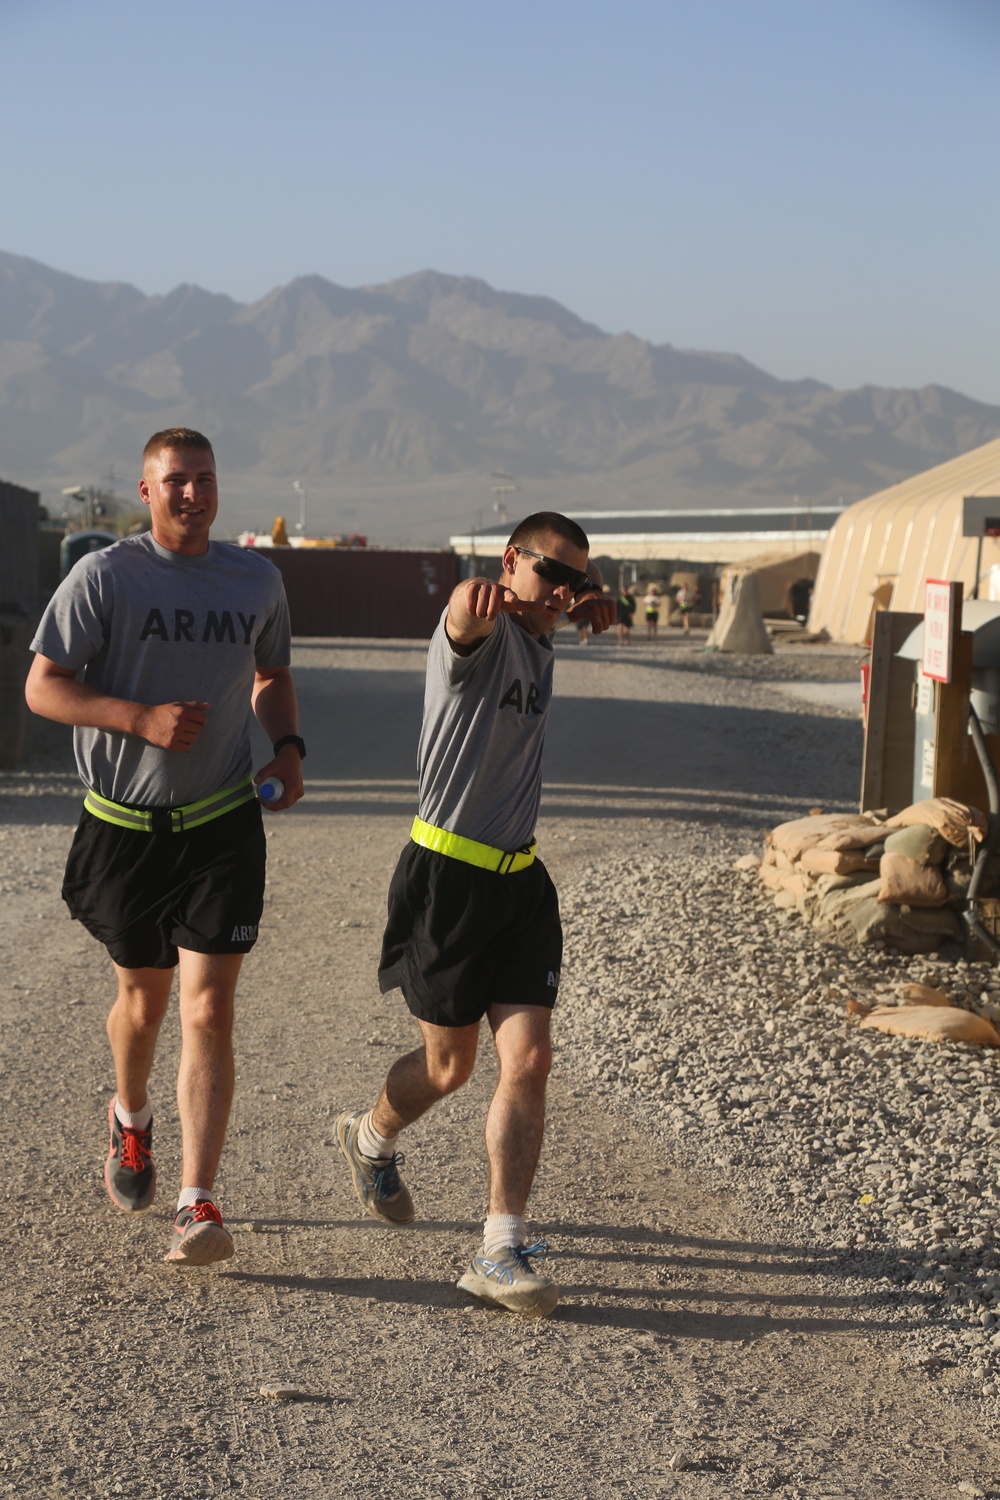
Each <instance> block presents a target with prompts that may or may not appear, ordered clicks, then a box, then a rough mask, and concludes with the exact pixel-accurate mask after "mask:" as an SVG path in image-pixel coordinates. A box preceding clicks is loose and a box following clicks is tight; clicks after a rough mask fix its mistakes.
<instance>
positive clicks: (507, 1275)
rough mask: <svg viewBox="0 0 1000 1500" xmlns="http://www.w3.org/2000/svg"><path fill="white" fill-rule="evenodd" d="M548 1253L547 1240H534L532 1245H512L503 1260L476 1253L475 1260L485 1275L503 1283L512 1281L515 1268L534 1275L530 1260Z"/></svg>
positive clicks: (541, 1257) (543, 1257)
mask: <svg viewBox="0 0 1000 1500" xmlns="http://www.w3.org/2000/svg"><path fill="white" fill-rule="evenodd" d="M548 1253H549V1242H548V1240H536V1241H535V1243H534V1244H533V1245H514V1246H512V1248H511V1253H510V1255H509V1256H508V1257H507V1258H506V1259H505V1260H488V1259H487V1258H486V1256H485V1255H477V1256H476V1261H477V1263H478V1264H479V1265H480V1266H482V1268H483V1274H484V1275H485V1276H487V1277H489V1276H495V1277H496V1279H497V1281H499V1282H500V1284H501V1285H504V1284H506V1283H512V1282H513V1280H514V1272H515V1271H516V1270H522V1271H526V1272H527V1273H528V1275H529V1276H534V1275H536V1274H537V1273H536V1271H535V1268H534V1266H533V1265H532V1264H531V1262H532V1260H544V1259H545V1257H546V1256H547V1255H548Z"/></svg>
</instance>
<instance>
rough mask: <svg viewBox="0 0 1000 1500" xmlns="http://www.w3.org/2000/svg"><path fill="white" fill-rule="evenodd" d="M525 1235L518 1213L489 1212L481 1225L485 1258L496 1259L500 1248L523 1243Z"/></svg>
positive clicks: (507, 1248) (523, 1224) (523, 1225)
mask: <svg viewBox="0 0 1000 1500" xmlns="http://www.w3.org/2000/svg"><path fill="white" fill-rule="evenodd" d="M526 1237H527V1234H526V1229H525V1223H524V1220H523V1219H522V1217H521V1215H520V1214H490V1215H489V1216H488V1217H487V1220H486V1223H485V1224H484V1225H483V1254H484V1255H485V1256H486V1259H487V1260H497V1259H498V1258H499V1256H500V1252H501V1251H502V1250H509V1249H510V1247H511V1246H512V1245H515V1246H516V1245H523V1244H524V1242H525V1239H526Z"/></svg>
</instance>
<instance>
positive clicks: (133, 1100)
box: [104, 964, 174, 1213]
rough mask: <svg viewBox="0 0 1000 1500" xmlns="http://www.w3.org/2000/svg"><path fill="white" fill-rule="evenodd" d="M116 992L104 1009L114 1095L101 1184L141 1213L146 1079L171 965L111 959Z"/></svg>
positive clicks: (146, 1185) (147, 1196)
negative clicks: (138, 965) (131, 965)
mask: <svg viewBox="0 0 1000 1500" xmlns="http://www.w3.org/2000/svg"><path fill="white" fill-rule="evenodd" d="M115 973H116V974H117V976H118V994H117V997H116V999H115V1003H114V1005H113V1006H112V1007H111V1010H110V1012H109V1014H108V1041H109V1042H110V1043H111V1055H112V1057H113V1059H114V1064H115V1097H114V1099H113V1100H112V1101H111V1108H110V1109H109V1110H108V1129H109V1134H110V1143H109V1146H108V1155H107V1160H106V1161H105V1163H104V1183H105V1186H106V1187H107V1190H108V1196H109V1197H110V1199H111V1201H112V1203H114V1204H116V1205H117V1207H118V1208H120V1209H123V1210H124V1211H125V1212H126V1213H142V1212H143V1210H144V1209H147V1208H149V1207H150V1206H151V1204H152V1203H153V1200H154V1198H155V1197H156V1167H155V1166H154V1164H153V1157H152V1120H151V1118H150V1116H151V1110H150V1108H149V1098H148V1092H147V1090H148V1084H149V1074H150V1070H151V1069H152V1066H153V1054H154V1052H155V1050H156V1038H157V1036H158V1035H159V1031H160V1026H161V1024H162V1021H163V1017H164V1015H165V1014H166V1009H167V1001H168V1000H169V998H170V986H171V983H172V982H173V977H174V971H173V969H125V968H122V967H121V965H120V964H115Z"/></svg>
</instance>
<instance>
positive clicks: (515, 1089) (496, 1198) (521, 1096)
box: [486, 1005, 552, 1216]
mask: <svg viewBox="0 0 1000 1500" xmlns="http://www.w3.org/2000/svg"><path fill="white" fill-rule="evenodd" d="M488 1019H489V1023H490V1026H491V1027H492V1029H493V1040H494V1042H495V1043H496V1049H497V1056H498V1058H499V1060H500V1078H499V1081H498V1083H497V1087H496V1092H495V1093H494V1095H493V1102H492V1103H491V1105H490V1110H489V1114H488V1115H487V1117H486V1154H487V1158H488V1160H489V1168H490V1199H489V1203H490V1213H491V1214H518V1215H522V1216H523V1214H524V1211H525V1209H526V1208H527V1205H528V1196H529V1194H530V1192H531V1184H532V1183H533V1182H534V1179H535V1168H536V1167H537V1166H538V1156H539V1153H540V1151H541V1149H542V1135H543V1133H544V1130H545V1085H546V1083H547V1082H548V1077H549V1072H550V1071H551V1068H552V1043H551V1040H550V1027H551V1020H552V1012H551V1011H550V1010H547V1009H546V1008H545V1007H544V1006H540V1005H493V1006H491V1007H490V1010H489V1015H488Z"/></svg>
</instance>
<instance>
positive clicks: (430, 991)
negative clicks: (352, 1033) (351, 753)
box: [337, 512, 615, 1317]
mask: <svg viewBox="0 0 1000 1500" xmlns="http://www.w3.org/2000/svg"><path fill="white" fill-rule="evenodd" d="M588 547H589V543H588V541H587V537H586V534H585V533H584V532H583V531H582V530H581V529H580V527H579V526H577V525H576V523H575V522H573V521H570V520H567V519H566V517H565V516H560V515H556V514H555V513H553V512H541V513H539V514H537V515H533V516H529V517H528V518H527V520H525V521H522V522H521V524H520V525H519V526H518V527H517V529H516V530H515V531H514V534H513V535H512V537H511V539H510V541H509V542H508V543H507V546H506V548H505V549H504V554H503V561H502V565H501V573H500V581H499V583H492V582H490V581H489V580H488V579H486V578H473V579H471V580H469V581H468V582H466V583H461V584H459V586H458V587H457V588H456V589H455V590H454V592H453V593H452V595H451V599H450V601H449V603H448V607H447V609H446V610H445V612H444V614H443V615H442V617H441V621H440V623H439V625H438V627H437V629H436V631H435V633H434V635H433V637H432V639H431V644H430V650H429V652H428V659H427V684H426V692H425V698H424V722H423V728H422V730H421V735H420V744H419V750H418V760H419V771H420V796H419V804H418V807H419V811H418V816H417V818H416V819H415V820H414V823H413V828H412V830H411V834H410V842H409V844H408V845H407V846H406V848H405V849H404V850H403V852H402V854H401V855H400V858H399V863H398V864H397V866H396V871H395V874H394V875H393V878H392V882H391V885H390V888H389V914H388V921H387V925H386V929H385V935H384V937H383V941H382V958H381V963H380V967H379V986H380V988H381V990H382V993H383V994H385V993H387V992H388V991H389V990H392V989H396V988H399V989H401V990H402V992H403V997H404V999H405V1001H406V1004H407V1006H408V1007H409V1009H410V1011H411V1013H412V1014H413V1016H414V1017H415V1019H416V1022H417V1025H418V1026H419V1028H420V1032H421V1042H420V1045H419V1047H417V1049H416V1050H415V1051H413V1052H409V1053H407V1054H406V1055H405V1056H403V1057H400V1058H399V1059H398V1060H397V1061H396V1062H395V1063H394V1064H393V1066H392V1068H391V1069H390V1070H389V1076H388V1078H387V1079H386V1082H385V1087H384V1088H383V1090H382V1092H381V1094H380V1095H379V1098H378V1101H377V1103H376V1105H375V1107H374V1109H371V1110H368V1111H367V1112H361V1113H357V1114H344V1115H341V1117H340V1119H339V1120H338V1122H337V1133H338V1138H339V1141H340V1145H341V1149H342V1150H343V1153H344V1155H345V1157H346V1158H347V1161H348V1163H349V1165H350V1168H351V1174H352V1179H353V1185H354V1190H355V1192H356V1194H357V1197H358V1199H359V1201H360V1203H361V1206H362V1207H363V1208H364V1210H365V1212H366V1213H368V1214H371V1215H372V1216H373V1217H374V1218H377V1219H382V1220H384V1221H385V1222H386V1223H389V1224H397V1225H398V1224H407V1223H409V1222H410V1220H411V1219H412V1218H413V1214H414V1209H413V1202H412V1199H411V1197H410V1194H409V1191H408V1190H407V1188H406V1187H405V1186H404V1184H403V1183H402V1182H401V1180H400V1177H399V1168H400V1166H401V1165H402V1163H403V1156H402V1154H401V1153H399V1152H397V1150H396V1142H397V1138H398V1136H399V1134H400V1132H401V1131H402V1130H403V1129H404V1128H405V1127H406V1126H407V1125H411V1124H412V1123H413V1121H414V1120H417V1119H419V1117H420V1116H421V1115H422V1114H424V1113H425V1111H426V1110H428V1109H430V1107H431V1106H432V1105H433V1104H436V1103H437V1102H438V1101H439V1100H440V1099H443V1098H444V1097H445V1096H446V1095H447V1094H450V1093H453V1092H454V1091H455V1090H456V1089H458V1088H461V1086H462V1084H464V1083H465V1082H466V1081H467V1080H468V1078H469V1076H470V1075H471V1073H472V1069H473V1065H474V1063H475V1060H476V1049H477V1046H478V1043H479V1031H480V1022H481V1021H482V1019H483V1017H484V1016H485V1018H486V1020H487V1022H488V1024H489V1027H490V1031H491V1032H492V1035H493V1042H494V1045H495V1047H496V1051H497V1057H498V1059H499V1064H500V1077H499V1082H498V1084H497V1088H496V1092H495V1094H494V1096H493V1101H492V1103H491V1105H490V1109H489V1113H488V1115H487V1119H486V1149H487V1156H488V1159H489V1212H488V1217H487V1219H486V1223H485V1226H484V1233H483V1244H482V1249H481V1253H480V1254H478V1255H476V1256H474V1257H473V1260H472V1263H471V1265H470V1266H469V1269H468V1270H467V1271H466V1272H465V1274H464V1275H463V1276H462V1278H461V1279H460V1281H459V1283H458V1284H459V1286H460V1287H462V1288H463V1289H464V1290H465V1291H467V1292H470V1293H471V1294H472V1295H473V1296H474V1297H478V1298H481V1299H482V1300H483V1301H486V1302H493V1303H498V1304H499V1305H501V1306H503V1307H506V1308H508V1309H509V1310H510V1311H512V1312H517V1313H521V1314H523V1315H525V1316H528V1317H544V1316H545V1314H547V1313H549V1312H551V1311H552V1309H553V1307H555V1305H556V1301H557V1300H558V1295H559V1293H558V1288H557V1287H556V1286H555V1284H554V1283H553V1282H552V1281H551V1280H550V1279H549V1278H548V1277H546V1276H544V1275H542V1274H541V1272H540V1271H539V1270H538V1269H537V1268H536V1267H535V1265H534V1264H533V1261H535V1260H537V1259H538V1258H540V1257H541V1256H542V1255H543V1254H544V1253H545V1250H546V1248H547V1247H546V1246H545V1245H544V1244H543V1243H542V1242H539V1243H537V1244H533V1245H529V1244H528V1236H527V1230H526V1225H525V1218H524V1215H525V1212H526V1209H527V1203H528V1195H529V1193H530V1191H531V1185H532V1182H533V1180H534V1175H535V1168H536V1165H537V1162H538V1155H539V1152H540V1150H541V1144H542V1133H543V1128H544V1119H545V1086H546V1081H547V1079H548V1074H549V1069H550V1066H551V1060H552V1053H551V1047H550V1041H549V1025H550V1019H551V1013H552V1007H553V1005H554V1004H555V999H556V991H557V989H558V985H559V967H560V963H561V959H562V929H561V927H560V923H559V906H558V901H557V898H556V893H555V888H554V886H553V884H552V881H551V879H550V878H549V875H548V872H547V871H546V869H545V867H544V866H543V864H542V862H541V860H539V859H537V858H536V856H535V839H534V832H535V823H536V820H537V817H538V805H539V800H540V797H541V769H542V748H543V743H544V739H545V724H546V719H547V716H548V712H549V703H550V700H551V696H552V665H553V651H552V632H553V630H554V628H555V625H556V622H557V621H558V619H559V617H560V615H561V614H563V613H564V612H566V613H567V615H568V617H569V619H570V620H572V621H574V622H577V621H579V620H580V619H587V620H589V621H590V624H591V627H592V629H593V631H594V633H595V634H597V635H599V634H600V633H601V632H602V631H604V630H607V629H608V628H609V626H610V625H611V624H613V622H614V616H615V603H614V600H613V599H611V598H608V597H605V596H604V595H603V594H602V593H601V592H600V590H599V588H598V586H597V585H595V584H594V582H593V581H592V579H591V578H590V577H589V576H588V574H587V553H588Z"/></svg>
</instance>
